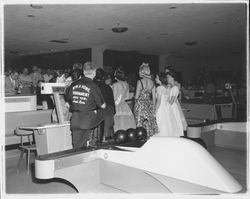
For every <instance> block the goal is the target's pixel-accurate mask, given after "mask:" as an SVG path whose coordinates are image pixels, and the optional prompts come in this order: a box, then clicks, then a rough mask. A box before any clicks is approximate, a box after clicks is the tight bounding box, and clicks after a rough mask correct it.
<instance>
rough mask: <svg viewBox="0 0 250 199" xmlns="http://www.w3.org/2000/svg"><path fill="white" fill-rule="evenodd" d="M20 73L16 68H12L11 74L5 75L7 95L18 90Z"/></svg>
mask: <svg viewBox="0 0 250 199" xmlns="http://www.w3.org/2000/svg"><path fill="white" fill-rule="evenodd" d="M18 76H19V73H18V72H17V71H16V70H11V71H10V72H9V75H8V76H6V77H5V82H4V88H5V95H14V94H16V92H17V87H18Z"/></svg>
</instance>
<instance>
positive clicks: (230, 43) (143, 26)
mask: <svg viewBox="0 0 250 199" xmlns="http://www.w3.org/2000/svg"><path fill="white" fill-rule="evenodd" d="M117 25H118V26H126V27H127V28H128V31H127V32H124V33H114V32H112V30H111V29H112V28H113V27H114V26H117ZM245 45H246V4H244V3H233V4H229V3H216V4H211V3H187V4H177V3H176V4H173V3H171V4H170V3H165V4H130V5H129V4H115V5H114V4H113V5H111V4H105V5H102V4H73V5H68V4H67V5H66V4H56V5H48V4H39V5H38V7H36V5H35V6H34V7H32V6H30V4H26V5H21V4H17V5H5V6H4V53H5V55H6V57H7V58H8V57H13V56H26V55H34V54H44V53H53V52H60V51H68V50H76V49H85V48H91V47H93V46H103V47H104V48H107V49H113V50H122V51H133V52H141V53H147V54H154V55H160V54H167V55H174V56H176V57H179V58H183V57H194V58H207V57H211V58H212V57H218V56H232V55H237V54H241V53H242V52H244V50H245Z"/></svg>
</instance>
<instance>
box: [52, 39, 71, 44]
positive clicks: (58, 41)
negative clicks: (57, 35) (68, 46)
mask: <svg viewBox="0 0 250 199" xmlns="http://www.w3.org/2000/svg"><path fill="white" fill-rule="evenodd" d="M49 42H54V43H60V44H65V43H68V41H65V40H57V39H53V40H50V41H49Z"/></svg>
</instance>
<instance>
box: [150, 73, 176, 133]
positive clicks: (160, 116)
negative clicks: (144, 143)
mask: <svg viewBox="0 0 250 199" xmlns="http://www.w3.org/2000/svg"><path fill="white" fill-rule="evenodd" d="M156 83H157V84H159V86H158V87H157V88H156V121H157V125H158V128H159V133H158V134H157V135H155V136H166V137H179V136H180V131H179V128H178V124H177V120H176V119H175V116H174V112H173V108H172V105H171V103H170V92H171V88H170V87H169V86H168V81H167V75H166V74H164V73H161V74H160V76H156Z"/></svg>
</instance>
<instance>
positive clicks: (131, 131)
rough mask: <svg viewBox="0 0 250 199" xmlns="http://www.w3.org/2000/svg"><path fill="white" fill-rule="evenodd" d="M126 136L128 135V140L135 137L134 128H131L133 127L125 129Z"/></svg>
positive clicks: (133, 139)
mask: <svg viewBox="0 0 250 199" xmlns="http://www.w3.org/2000/svg"><path fill="white" fill-rule="evenodd" d="M127 136H128V141H129V142H131V141H135V140H136V138H137V133H136V130H135V129H133V128H129V129H127Z"/></svg>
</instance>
